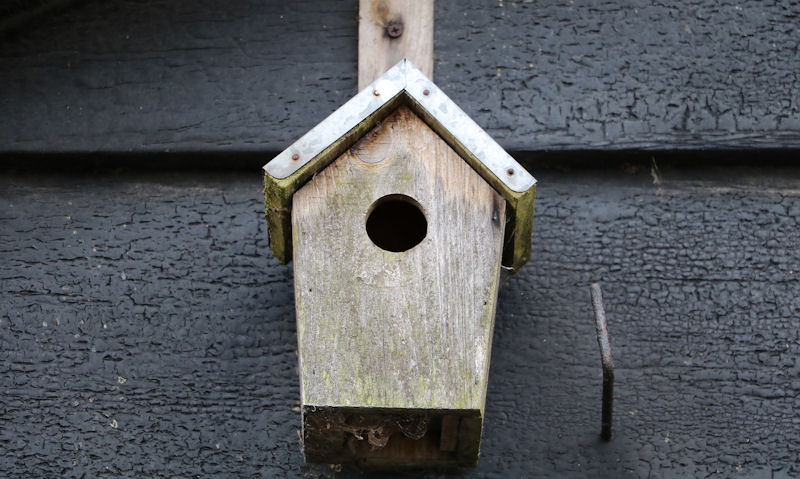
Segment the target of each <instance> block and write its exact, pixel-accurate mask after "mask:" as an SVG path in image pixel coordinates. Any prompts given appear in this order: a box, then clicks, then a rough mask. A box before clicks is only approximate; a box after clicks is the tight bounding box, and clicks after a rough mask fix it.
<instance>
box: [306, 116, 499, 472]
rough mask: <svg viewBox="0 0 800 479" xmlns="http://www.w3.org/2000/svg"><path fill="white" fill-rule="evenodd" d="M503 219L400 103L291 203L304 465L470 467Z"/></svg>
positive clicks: (477, 179) (494, 198) (474, 178)
mask: <svg viewBox="0 0 800 479" xmlns="http://www.w3.org/2000/svg"><path fill="white" fill-rule="evenodd" d="M505 208H506V202H505V200H504V199H503V197H501V195H500V194H498V193H497V192H496V191H495V190H494V189H493V188H492V187H491V186H490V185H489V184H487V183H486V182H485V181H484V180H483V178H481V176H480V175H479V174H478V173H476V172H475V171H474V170H473V169H472V168H471V167H470V166H469V164H467V163H466V162H465V161H464V160H463V159H462V158H461V157H460V156H459V155H458V154H457V153H456V152H455V151H454V150H453V149H452V148H451V147H450V146H448V144H447V143H445V142H444V141H443V140H442V139H441V138H440V137H439V136H438V135H437V134H436V133H435V132H434V131H433V130H431V129H430V128H429V127H428V125H427V124H426V123H425V122H424V121H422V120H421V119H420V118H419V117H418V116H417V115H416V114H415V113H414V112H412V111H411V110H410V109H409V108H407V107H406V106H402V105H401V106H399V107H398V108H397V109H396V110H395V111H394V112H392V113H391V114H390V115H389V116H388V117H387V118H386V119H385V120H384V121H383V122H381V123H380V124H378V125H377V126H375V127H374V128H373V129H372V130H371V131H369V133H367V134H366V135H365V136H363V137H362V138H361V139H360V140H359V141H358V142H357V143H355V144H354V145H353V146H352V147H351V148H350V149H349V150H347V151H345V152H344V153H343V154H341V155H340V156H339V157H338V158H337V159H336V160H335V161H334V162H333V163H331V164H330V165H329V166H328V167H327V168H325V169H323V170H322V171H320V172H319V173H317V174H316V175H315V176H314V178H313V179H311V180H310V181H309V182H308V183H306V184H305V185H304V186H303V187H302V188H301V189H299V190H298V191H297V192H296V193H295V194H294V197H293V200H292V218H291V221H292V243H293V246H294V250H293V260H294V272H295V299H296V308H297V328H298V342H299V348H298V351H299V362H300V375H301V391H302V392H301V394H302V406H303V428H304V430H303V441H304V449H305V453H306V457H307V459H309V460H312V461H321V462H346V461H359V462H362V463H366V464H370V463H374V464H376V465H390V464H404V463H413V464H416V465H419V464H424V463H430V464H464V465H466V464H473V463H474V462H475V461H476V460H477V455H478V445H479V442H480V429H481V424H482V418H483V410H484V402H485V395H486V383H487V378H488V370H489V359H490V354H491V340H492V330H493V322H494V315H495V303H496V298H497V289H498V281H499V273H500V267H501V266H500V264H501V256H502V250H503V237H504V231H505V225H506V218H505V213H506V212H505Z"/></svg>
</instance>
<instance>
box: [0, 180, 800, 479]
mask: <svg viewBox="0 0 800 479" xmlns="http://www.w3.org/2000/svg"><path fill="white" fill-rule="evenodd" d="M537 176H538V177H539V179H540V181H541V185H542V186H541V187H540V191H539V199H538V202H537V205H536V207H537V211H536V214H537V220H536V221H537V223H536V228H535V231H534V235H535V236H534V238H535V240H534V243H533V244H534V249H533V254H532V258H531V261H530V262H529V263H528V265H527V266H526V267H525V268H524V269H523V270H522V271H520V273H519V274H517V275H516V276H514V277H512V278H511V279H510V281H509V282H508V283H507V284H506V285H505V286H504V287H503V288H501V292H500V297H499V300H498V311H497V317H496V326H495V335H494V347H493V351H492V362H491V371H490V375H489V386H488V392H487V400H486V418H485V429H484V439H483V442H482V447H481V459H480V463H479V465H478V467H477V469H475V470H467V471H462V472H439V471H417V472H409V473H405V474H403V475H402V476H401V477H422V478H440V477H476V478H477V477H481V478H508V477H592V478H597V477H614V478H616V477H647V476H651V477H705V476H710V475H714V474H719V476H720V477H731V476H733V477H739V475H741V477H797V476H798V475H800V469H798V466H797V464H800V456H799V455H798V451H800V436H798V434H797V431H798V430H800V419H798V415H797V411H798V410H800V394H798V392H800V381H799V380H798V378H799V377H800V359H799V358H800V336H798V328H797V318H798V317H800V279H799V278H798V277H800V249H798V248H797V243H798V231H800V190H798V185H797V181H796V178H798V176H800V170H798V169H796V168H795V169H776V170H773V171H764V170H758V169H755V168H752V169H731V168H726V169H725V170H721V169H692V170H689V171H688V172H677V171H670V170H669V169H668V168H662V170H661V172H660V173H659V174H658V175H657V178H658V179H659V182H658V184H653V179H652V177H651V174H650V171H649V169H641V170H637V169H635V168H632V169H626V170H607V171H604V172H603V173H598V172H596V171H580V170H577V171H570V172H559V171H554V170H546V169H542V170H537ZM265 229H266V224H265V222H264V221H263V203H262V198H261V191H260V184H259V177H258V174H257V173H221V172H214V173H207V174H203V173H182V174H178V173H164V172H159V173H129V174H121V173H120V174H112V173H104V174H100V175H85V176H77V175H51V176H47V177H45V176H39V175H23V174H12V173H6V174H4V175H3V176H2V177H0V264H2V265H3V267H2V269H0V446H2V447H0V476H2V477H115V478H116V477H142V476H165V477H187V478H188V477H195V476H197V475H199V476H204V477H208V476H221V477H231V476H233V477H265V478H267V477H269V478H271V477H311V478H315V477H316V478H320V477H363V476H362V475H361V473H358V472H355V471H352V470H350V469H347V468H345V469H344V471H343V472H342V473H339V474H336V473H335V472H334V469H335V468H331V467H328V466H327V465H324V466H308V465H304V464H303V462H302V455H301V452H300V447H299V444H298V436H297V429H298V428H299V426H300V422H299V418H300V412H299V410H298V406H299V399H300V391H299V386H298V384H299V380H298V377H297V356H296V354H295V347H296V343H297V338H296V333H295V322H294V297H293V290H292V289H293V284H292V270H291V267H288V266H282V265H280V264H278V262H277V261H275V260H274V259H273V258H272V257H271V256H270V254H269V252H268V251H269V249H268V245H267V235H266V232H265ZM592 281H600V282H601V283H602V285H603V293H604V297H605V305H606V312H607V315H608V326H609V329H610V331H611V339H612V345H613V347H614V360H615V363H616V368H617V369H616V372H617V377H616V380H617V382H616V391H615V392H616V398H615V410H616V411H615V412H616V417H615V423H614V431H615V433H614V434H615V436H614V439H613V441H612V442H610V443H604V442H602V441H601V440H600V438H599V432H600V431H599V419H600V391H601V370H600V364H599V361H598V359H597V343H596V338H595V333H594V324H593V320H592V307H591V303H590V300H589V294H588V291H587V285H588V284H589V283H591V282H592Z"/></svg>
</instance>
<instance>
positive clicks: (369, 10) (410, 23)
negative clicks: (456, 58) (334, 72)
mask: <svg viewBox="0 0 800 479" xmlns="http://www.w3.org/2000/svg"><path fill="white" fill-rule="evenodd" d="M433 2H434V0H359V2H358V89H359V91H360V90H362V89H364V88H366V87H367V86H368V85H369V84H370V83H372V82H373V81H375V79H376V78H378V77H379V76H381V75H383V73H384V72H385V71H386V70H388V69H389V68H391V67H393V66H394V65H395V64H396V63H397V62H399V61H400V60H402V59H403V58H407V59H409V60H411V63H413V64H414V65H416V66H417V68H419V69H420V70H421V71H422V73H424V74H425V76H426V77H428V78H431V79H432V78H433Z"/></svg>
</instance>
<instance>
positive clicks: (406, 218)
mask: <svg viewBox="0 0 800 479" xmlns="http://www.w3.org/2000/svg"><path fill="white" fill-rule="evenodd" d="M366 228H367V235H369V239H370V240H372V242H373V243H374V244H375V246H377V247H378V248H380V249H383V250H386V251H392V252H396V253H399V252H402V251H408V250H410V249H411V248H413V247H414V246H416V245H418V244H420V243H421V242H422V240H423V239H425V235H426V234H427V233H428V221H427V220H426V219H425V214H424V213H423V212H422V207H421V206H420V204H419V203H418V202H417V201H416V200H415V199H414V198H411V197H410V196H406V195H387V196H384V197H382V198H380V199H379V200H378V201H376V202H375V203H373V204H372V206H370V207H369V211H368V212H367V224H366Z"/></svg>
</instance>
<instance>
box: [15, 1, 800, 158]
mask: <svg viewBox="0 0 800 479" xmlns="http://www.w3.org/2000/svg"><path fill="white" fill-rule="evenodd" d="M434 8H435V12H434V17H435V18H434V20H435V38H434V53H435V56H436V64H435V70H436V78H435V80H436V82H437V84H438V85H440V86H441V87H442V88H443V90H444V91H445V92H446V93H447V94H448V95H449V96H450V97H451V98H453V99H454V100H455V101H456V103H458V104H459V105H460V106H461V107H462V108H463V109H464V110H465V111H466V112H467V113H468V114H469V115H470V116H472V117H473V118H475V120H476V121H477V122H478V124H480V125H481V126H482V127H484V128H486V129H487V131H488V132H489V133H490V134H491V135H492V136H493V137H494V138H496V139H497V140H498V142H499V143H500V144H501V145H502V146H503V147H504V148H506V149H507V150H511V151H543V150H548V151H564V150H587V149H591V150H598V149H601V150H630V149H634V150H635V149H649V150H664V149H683V150H686V149H744V150H751V149H753V148H787V147H791V148H796V149H797V148H800V103H798V102H800V97H798V95H797V92H798V91H800V83H798V82H799V81H800V80H798V76H797V72H798V71H800V55H797V38H798V35H797V18H798V15H800V5H798V4H797V3H796V2H793V1H789V0H784V1H778V2H746V3H742V2H738V1H733V0H724V1H717V0H691V1H686V2H656V3H654V2H651V1H645V0H634V1H629V2H624V3H620V2H616V1H604V0H593V1H589V2H584V3H582V4H577V3H576V4H571V3H569V2H547V3H542V2H526V1H508V0H506V1H503V2H485V1H481V0H469V1H459V2H453V1H442V2H436V4H435V6H434ZM357 18H358V4H357V2H356V1H355V0H343V1H321V0H296V1H293V2H285V1H278V0H270V1H266V2H248V1H243V0H231V1H229V2H226V3H225V5H224V8H223V7H221V6H220V4H219V2H216V1H211V0H199V1H198V0H194V1H188V0H169V1H168V0H157V1H151V2H148V3H147V4H146V5H144V4H142V3H140V2H130V1H125V0H109V1H105V2H79V3H78V4H76V6H75V7H73V8H71V9H68V10H66V11H64V12H62V13H60V14H59V15H56V16H51V17H47V18H45V19H43V20H41V21H39V22H38V23H36V24H35V25H32V26H31V28H29V29H26V30H25V31H24V32H22V33H19V34H17V35H15V36H14V37H12V38H6V39H3V40H2V42H0V89H1V90H2V91H3V95H2V97H0V151H2V152H5V153H8V152H14V151H28V152H41V151H57V152H94V151H100V152H128V151H139V152H141V151H159V152H164V151H172V152H175V151H183V152H187V151H190V152H191V151H194V152H197V151H216V152H263V151H267V152H277V151H281V150H283V149H284V148H285V147H286V145H288V144H290V143H291V142H292V141H294V140H295V139H297V138H299V137H300V136H301V135H302V134H303V133H305V132H306V131H308V129H310V128H311V127H313V126H314V125H315V124H317V123H318V122H319V120H320V119H322V118H324V117H325V116H327V115H328V114H329V113H331V112H332V111H334V110H335V109H336V108H337V107H338V106H339V105H341V104H342V103H344V102H345V101H346V100H347V99H349V98H350V97H351V96H352V95H353V94H354V93H355V92H356V89H357V68H358V67H357V64H358V59H357V56H358V55H357V45H358V40H357V32H358V26H357ZM87 32H91V34H88V33H87ZM105 158H107V160H108V161H114V159H116V158H118V157H111V156H109V157H105ZM185 161H186V163H187V164H190V163H191V161H192V160H191V158H190V157H186V160H185ZM223 164H224V158H223Z"/></svg>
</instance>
